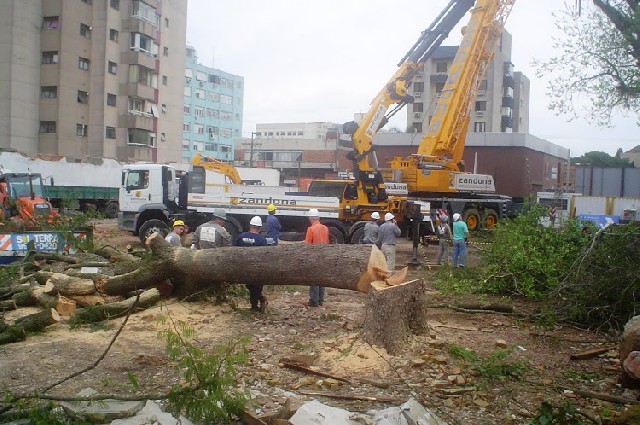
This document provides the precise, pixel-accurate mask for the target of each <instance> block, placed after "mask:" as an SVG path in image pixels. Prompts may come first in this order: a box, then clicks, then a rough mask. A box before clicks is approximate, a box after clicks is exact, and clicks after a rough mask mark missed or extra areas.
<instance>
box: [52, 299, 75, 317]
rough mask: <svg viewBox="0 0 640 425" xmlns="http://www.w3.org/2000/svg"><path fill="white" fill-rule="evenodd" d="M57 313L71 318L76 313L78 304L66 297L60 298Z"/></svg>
mask: <svg viewBox="0 0 640 425" xmlns="http://www.w3.org/2000/svg"><path fill="white" fill-rule="evenodd" d="M56 311H57V312H58V314H60V316H68V317H71V316H73V315H75V313H76V302H75V301H73V300H70V299H68V298H65V297H58V302H57V303H56Z"/></svg>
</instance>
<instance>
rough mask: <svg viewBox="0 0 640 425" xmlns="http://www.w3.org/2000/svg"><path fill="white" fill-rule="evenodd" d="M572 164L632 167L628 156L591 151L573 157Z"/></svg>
mask: <svg viewBox="0 0 640 425" xmlns="http://www.w3.org/2000/svg"><path fill="white" fill-rule="evenodd" d="M571 164H572V165H593V166H594V167H623V168H624V167H631V166H633V164H631V162H630V161H629V159H628V158H619V157H613V156H611V155H609V154H608V153H606V152H599V151H591V152H587V153H585V154H584V155H582V156H580V157H575V158H571Z"/></svg>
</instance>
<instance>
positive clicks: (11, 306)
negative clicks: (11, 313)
mask: <svg viewBox="0 0 640 425" xmlns="http://www.w3.org/2000/svg"><path fill="white" fill-rule="evenodd" d="M16 308H17V307H16V302H15V301H14V300H4V301H0V311H8V310H15V309H16Z"/></svg>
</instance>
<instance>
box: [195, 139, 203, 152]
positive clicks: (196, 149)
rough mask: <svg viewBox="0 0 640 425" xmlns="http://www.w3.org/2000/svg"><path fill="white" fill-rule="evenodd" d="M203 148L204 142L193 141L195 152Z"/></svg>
mask: <svg viewBox="0 0 640 425" xmlns="http://www.w3.org/2000/svg"><path fill="white" fill-rule="evenodd" d="M203 149H204V142H196V141H194V142H193V150H194V151H196V152H202V151H203Z"/></svg>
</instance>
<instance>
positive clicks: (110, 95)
mask: <svg viewBox="0 0 640 425" xmlns="http://www.w3.org/2000/svg"><path fill="white" fill-rule="evenodd" d="M107 105H109V106H116V95H115V94H113V93H107Z"/></svg>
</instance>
